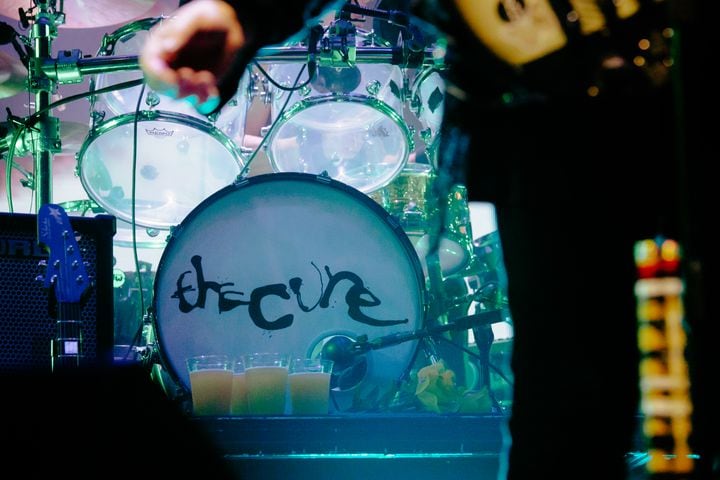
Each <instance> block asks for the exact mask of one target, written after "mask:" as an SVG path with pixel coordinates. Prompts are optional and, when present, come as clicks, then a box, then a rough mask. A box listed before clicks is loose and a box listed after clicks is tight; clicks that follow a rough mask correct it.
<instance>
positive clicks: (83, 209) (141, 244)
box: [58, 198, 167, 249]
mask: <svg viewBox="0 0 720 480" xmlns="http://www.w3.org/2000/svg"><path fill="white" fill-rule="evenodd" d="M58 205H60V206H61V207H63V208H64V209H65V211H67V212H68V213H73V212H80V213H81V215H80V216H81V217H86V216H95V215H109V214H108V213H107V212H106V211H105V209H104V208H102V207H101V206H100V205H98V204H97V202H96V201H95V200H92V199H90V198H82V199H74V200H66V201H63V202H58ZM120 221H121V222H122V223H123V224H127V225H128V226H129V227H130V228H132V226H131V224H130V223H129V222H126V221H124V220H120ZM116 227H117V224H116ZM135 228H136V229H137V228H146V229H147V228H149V227H143V226H141V225H135ZM117 230H118V229H117V228H116V231H115V234H114V235H113V241H112V243H113V246H114V247H123V248H132V247H133V246H137V248H143V249H145V248H147V249H157V248H165V244H166V243H167V242H166V241H165V240H162V239H161V240H158V241H148V240H137V241H136V242H134V243H133V241H132V240H119V239H117V238H116V237H115V235H117ZM156 230H159V231H164V230H160V229H156ZM158 235H159V232H158Z"/></svg>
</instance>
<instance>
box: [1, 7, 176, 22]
mask: <svg viewBox="0 0 720 480" xmlns="http://www.w3.org/2000/svg"><path fill="white" fill-rule="evenodd" d="M158 3H170V2H167V1H161V0H122V1H118V0H92V1H87V0H65V2H64V7H63V12H64V13H65V23H63V24H62V25H59V28H96V27H107V26H109V25H116V24H120V23H128V22H130V21H132V20H137V19H139V18H143V17H145V16H152V13H153V11H154V10H156V8H157V5H156V4H158ZM177 3H178V2H175V4H176V6H177ZM30 6H32V2H31V1H30V0H25V1H20V0H0V14H2V15H4V16H6V17H9V18H13V19H15V20H19V19H20V15H19V13H18V7H23V8H26V9H29V8H30Z"/></svg>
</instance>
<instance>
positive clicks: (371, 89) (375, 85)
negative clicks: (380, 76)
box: [365, 80, 382, 97]
mask: <svg viewBox="0 0 720 480" xmlns="http://www.w3.org/2000/svg"><path fill="white" fill-rule="evenodd" d="M380 88H382V85H381V84H380V81H379V80H373V81H372V82H370V83H368V84H367V85H366V86H365V90H366V91H367V92H368V94H370V95H371V96H372V97H377V94H378V93H380Z"/></svg>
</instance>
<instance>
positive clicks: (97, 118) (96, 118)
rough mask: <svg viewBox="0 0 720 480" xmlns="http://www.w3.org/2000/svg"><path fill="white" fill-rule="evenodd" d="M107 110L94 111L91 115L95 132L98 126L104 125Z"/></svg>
mask: <svg viewBox="0 0 720 480" xmlns="http://www.w3.org/2000/svg"><path fill="white" fill-rule="evenodd" d="M105 115H106V113H105V110H99V111H98V110H93V111H92V113H91V114H90V117H91V120H92V129H93V130H95V128H96V127H97V125H98V124H100V123H102V122H103V120H105Z"/></svg>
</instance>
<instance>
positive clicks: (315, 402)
mask: <svg viewBox="0 0 720 480" xmlns="http://www.w3.org/2000/svg"><path fill="white" fill-rule="evenodd" d="M331 373H332V362H331V361H329V360H321V359H319V358H316V359H310V358H296V359H293V361H292V363H291V365H290V375H289V376H288V383H289V387H290V401H291V405H292V413H293V415H327V413H328V412H329V408H330V375H331Z"/></svg>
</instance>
